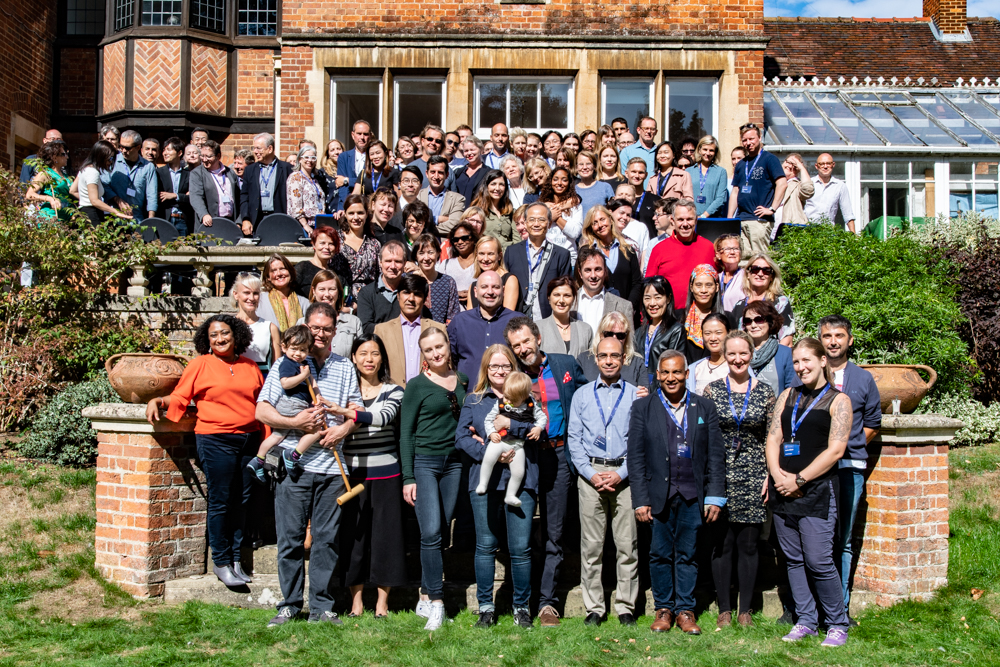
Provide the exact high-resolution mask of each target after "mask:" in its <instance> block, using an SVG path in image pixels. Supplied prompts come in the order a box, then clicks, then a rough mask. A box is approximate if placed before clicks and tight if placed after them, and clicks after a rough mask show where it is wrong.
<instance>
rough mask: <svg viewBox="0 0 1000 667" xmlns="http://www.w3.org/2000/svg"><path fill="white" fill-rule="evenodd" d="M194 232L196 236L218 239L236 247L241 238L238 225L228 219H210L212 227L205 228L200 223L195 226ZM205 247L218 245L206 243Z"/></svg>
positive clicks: (241, 231) (241, 234)
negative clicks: (204, 235) (202, 235)
mask: <svg viewBox="0 0 1000 667" xmlns="http://www.w3.org/2000/svg"><path fill="white" fill-rule="evenodd" d="M194 231H195V233H196V234H206V235H207V236H211V237H212V238H215V239H218V240H220V241H227V242H228V243H229V244H232V245H236V243H238V242H239V241H240V239H242V238H243V230H242V229H240V227H239V225H237V224H236V223H235V222H233V221H232V220H230V219H229V218H219V217H214V218H212V226H211V227H206V226H205V225H203V224H201V223H200V222H199V223H198V224H197V225H195V227H194ZM205 245H218V244H217V243H214V242H212V241H209V242H207V243H206V244H205Z"/></svg>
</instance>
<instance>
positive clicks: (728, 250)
mask: <svg viewBox="0 0 1000 667" xmlns="http://www.w3.org/2000/svg"><path fill="white" fill-rule="evenodd" d="M739 251H740V249H739V248H719V252H739Z"/></svg>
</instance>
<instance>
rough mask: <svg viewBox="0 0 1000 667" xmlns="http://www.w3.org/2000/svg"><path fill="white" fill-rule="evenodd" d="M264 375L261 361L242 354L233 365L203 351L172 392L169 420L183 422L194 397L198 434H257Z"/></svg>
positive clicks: (168, 412)
mask: <svg viewBox="0 0 1000 667" xmlns="http://www.w3.org/2000/svg"><path fill="white" fill-rule="evenodd" d="M263 386H264V377H263V376H262V375H261V374H260V370H259V369H258V368H257V364H255V363H254V362H252V361H250V360H249V359H247V358H246V357H240V358H238V359H237V360H236V362H235V363H233V364H229V363H228V362H226V361H223V360H222V359H220V358H219V357H217V356H215V355H214V354H211V353H209V354H203V355H201V356H200V357H198V358H196V359H194V360H193V361H192V362H191V363H189V364H188V365H187V368H185V369H184V374H183V375H181V380H180V382H178V383H177V386H176V387H175V388H174V391H173V393H171V394H170V408H168V409H167V419H169V420H170V421H179V420H180V418H181V417H183V416H184V411H185V410H187V407H188V404H189V403H190V402H191V400H192V399H194V405H195V407H196V408H198V421H197V423H196V424H195V426H194V432H195V433H201V434H203V435H207V434H210V433H253V432H254V431H259V430H260V423H258V422H257V417H256V416H255V415H256V411H257V395H258V394H260V389H261V387H263Z"/></svg>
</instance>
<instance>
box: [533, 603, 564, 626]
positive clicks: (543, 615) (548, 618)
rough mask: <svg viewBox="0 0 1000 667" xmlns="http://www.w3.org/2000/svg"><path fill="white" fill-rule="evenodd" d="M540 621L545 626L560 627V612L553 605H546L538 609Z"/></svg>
mask: <svg viewBox="0 0 1000 667" xmlns="http://www.w3.org/2000/svg"><path fill="white" fill-rule="evenodd" d="M538 623H539V624H540V625H541V626H542V627H543V628H556V627H559V612H558V611H556V610H555V609H554V608H553V607H552V605H545V606H544V607H542V608H541V609H539V610H538Z"/></svg>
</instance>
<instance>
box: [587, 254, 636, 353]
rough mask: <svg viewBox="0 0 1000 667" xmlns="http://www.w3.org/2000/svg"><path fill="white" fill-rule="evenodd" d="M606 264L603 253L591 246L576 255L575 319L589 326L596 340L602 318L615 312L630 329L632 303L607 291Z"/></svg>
mask: <svg viewBox="0 0 1000 667" xmlns="http://www.w3.org/2000/svg"><path fill="white" fill-rule="evenodd" d="M607 282H608V265H607V260H606V259H605V257H604V253H602V252H601V251H600V250H598V249H597V248H595V247H593V246H588V247H584V248H581V249H580V253H579V254H578V255H577V256H576V284H577V285H579V287H580V293H579V294H577V297H576V309H575V310H576V316H577V318H579V319H580V320H582V321H584V322H586V323H587V324H589V325H590V328H591V329H593V331H594V337H595V338H600V335H601V331H600V324H601V320H602V319H604V316H605V315H607V314H608V313H610V312H613V311H617V312H619V313H621V314H622V315H624V316H625V319H626V320H627V321H628V325H629V328H630V329H631V328H632V304H631V303H629V302H628V301H627V300H625V299H623V298H621V297H620V296H615V295H614V294H611V293H610V292H608V291H607V289H606V285H607Z"/></svg>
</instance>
